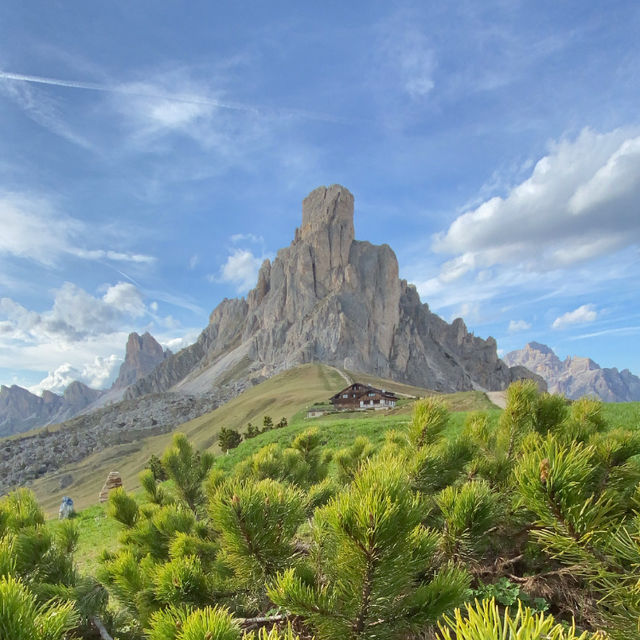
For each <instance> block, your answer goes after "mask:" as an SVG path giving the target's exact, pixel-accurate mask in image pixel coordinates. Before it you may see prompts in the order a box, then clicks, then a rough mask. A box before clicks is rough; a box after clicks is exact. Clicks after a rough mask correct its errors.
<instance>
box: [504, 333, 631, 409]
mask: <svg viewBox="0 0 640 640" xmlns="http://www.w3.org/2000/svg"><path fill="white" fill-rule="evenodd" d="M505 361H507V362H509V364H512V365H518V364H520V365H523V366H525V367H527V368H528V369H530V370H531V371H534V372H535V373H537V374H539V375H540V376H542V377H543V378H544V379H545V380H546V382H547V385H548V387H549V391H551V392H552V393H561V394H563V395H565V396H566V397H567V398H571V399H573V400H575V399H577V398H581V397H582V396H596V397H597V398H600V399H601V400H603V401H604V402H636V401H638V400H640V378H638V377H637V376H634V375H633V374H632V373H631V372H630V371H629V370H628V369H624V370H622V371H618V369H616V368H612V369H608V368H601V367H600V366H599V365H598V364H596V363H595V362H594V361H593V360H591V359H590V358H580V357H578V356H570V357H567V358H565V360H560V358H558V356H557V355H556V354H555V353H554V352H553V350H552V349H550V348H549V347H547V346H546V345H544V344H540V343H539V342H530V343H529V344H527V345H526V346H525V347H524V349H520V350H519V351H511V352H510V353H508V354H507V355H506V356H505Z"/></svg>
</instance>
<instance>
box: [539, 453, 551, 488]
mask: <svg viewBox="0 0 640 640" xmlns="http://www.w3.org/2000/svg"><path fill="white" fill-rule="evenodd" d="M550 471H551V465H550V464H549V458H545V459H544V460H542V461H541V462H540V482H541V483H542V484H544V485H546V484H547V478H548V477H549V472H550Z"/></svg>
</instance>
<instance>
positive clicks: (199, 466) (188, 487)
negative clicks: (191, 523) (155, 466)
mask: <svg viewBox="0 0 640 640" xmlns="http://www.w3.org/2000/svg"><path fill="white" fill-rule="evenodd" d="M213 461H214V456H213V455H212V454H211V453H209V452H208V451H203V452H199V451H195V450H194V448H193V446H192V445H191V443H190V442H189V441H188V440H187V437H186V436H185V435H184V434H183V433H176V434H174V436H173V440H172V444H171V446H170V447H169V448H168V449H167V450H166V451H165V452H164V454H163V456H162V466H163V468H164V469H165V470H166V472H167V475H168V476H169V478H171V480H173V482H174V484H175V488H176V491H177V492H178V495H179V496H180V498H181V499H182V500H184V502H185V503H186V504H187V505H188V507H189V508H190V509H191V510H192V511H195V510H196V509H197V508H198V507H199V506H200V505H201V504H202V503H203V502H204V494H203V493H202V481H203V480H204V479H205V478H206V477H207V474H208V473H209V470H210V469H211V467H212V465H213Z"/></svg>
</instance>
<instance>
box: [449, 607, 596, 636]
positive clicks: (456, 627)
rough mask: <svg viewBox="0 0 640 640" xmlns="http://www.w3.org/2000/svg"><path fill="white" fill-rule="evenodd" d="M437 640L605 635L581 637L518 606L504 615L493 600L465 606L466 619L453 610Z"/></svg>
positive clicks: (459, 611)
mask: <svg viewBox="0 0 640 640" xmlns="http://www.w3.org/2000/svg"><path fill="white" fill-rule="evenodd" d="M439 626H440V635H439V636H438V640H605V639H606V636H605V635H600V634H592V633H587V632H586V631H585V632H584V633H581V634H580V635H578V634H577V632H576V630H575V627H569V628H566V627H565V626H563V625H561V624H558V623H556V622H555V620H554V619H553V616H550V615H545V614H544V613H535V612H534V611H532V610H531V609H529V608H527V607H523V606H522V605H519V607H518V611H517V612H516V615H515V616H512V615H511V611H510V610H509V609H508V608H507V609H506V610H505V611H504V613H501V612H500V609H499V608H498V606H497V605H496V603H495V600H483V601H482V602H478V601H477V600H476V602H475V604H474V605H467V609H466V615H465V614H463V613H462V611H461V610H460V609H456V611H455V613H454V615H453V617H449V616H445V617H444V622H441V623H440V625H439Z"/></svg>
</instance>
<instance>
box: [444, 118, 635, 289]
mask: <svg viewBox="0 0 640 640" xmlns="http://www.w3.org/2000/svg"><path fill="white" fill-rule="evenodd" d="M638 176H640V137H638V136H634V135H633V134H631V133H630V132H629V131H625V130H615V131H612V132H609V133H605V134H599V133H596V132H594V131H591V130H588V129H585V130H584V131H582V133H581V134H580V135H579V136H578V137H577V138H576V139H575V140H562V141H560V142H557V143H554V144H552V145H551V147H550V150H549V153H548V155H546V156H545V157H543V158H542V159H541V160H539V161H538V162H537V164H536V165H535V167H534V169H533V171H532V173H531V175H530V177H529V178H527V179H526V180H524V181H523V182H522V183H520V184H519V185H517V186H515V187H513V188H512V189H511V190H510V191H509V193H508V194H507V195H506V196H505V197H493V198H491V199H489V200H487V201H485V202H483V203H482V204H481V205H480V206H478V207H477V208H475V209H473V210H471V211H468V212H465V213H463V214H462V215H460V216H459V217H458V218H457V219H456V220H455V221H454V222H453V223H452V224H451V226H450V227H449V229H448V230H447V231H446V232H443V233H441V234H438V235H437V236H436V237H435V239H434V245H433V246H434V249H435V250H436V251H439V252H443V253H449V254H456V257H454V258H452V259H451V260H450V261H448V262H446V263H445V264H444V265H443V268H442V272H441V274H440V278H441V279H442V280H444V281H451V280H454V279H457V278H459V277H460V276H462V275H463V274H465V273H467V272H469V271H472V270H474V269H479V268H486V267H490V266H492V265H497V264H512V265H513V264H516V265H522V266H525V267H527V268H530V269H533V270H536V271H549V270H553V269H558V268H564V267H568V266H572V265H575V264H578V263H581V262H587V261H590V260H592V259H595V258H598V257H600V256H603V255H607V254H611V253H613V252H615V251H617V250H620V249H623V248H625V247H628V246H631V245H634V244H636V243H638V242H639V241H640V180H639V179H638Z"/></svg>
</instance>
